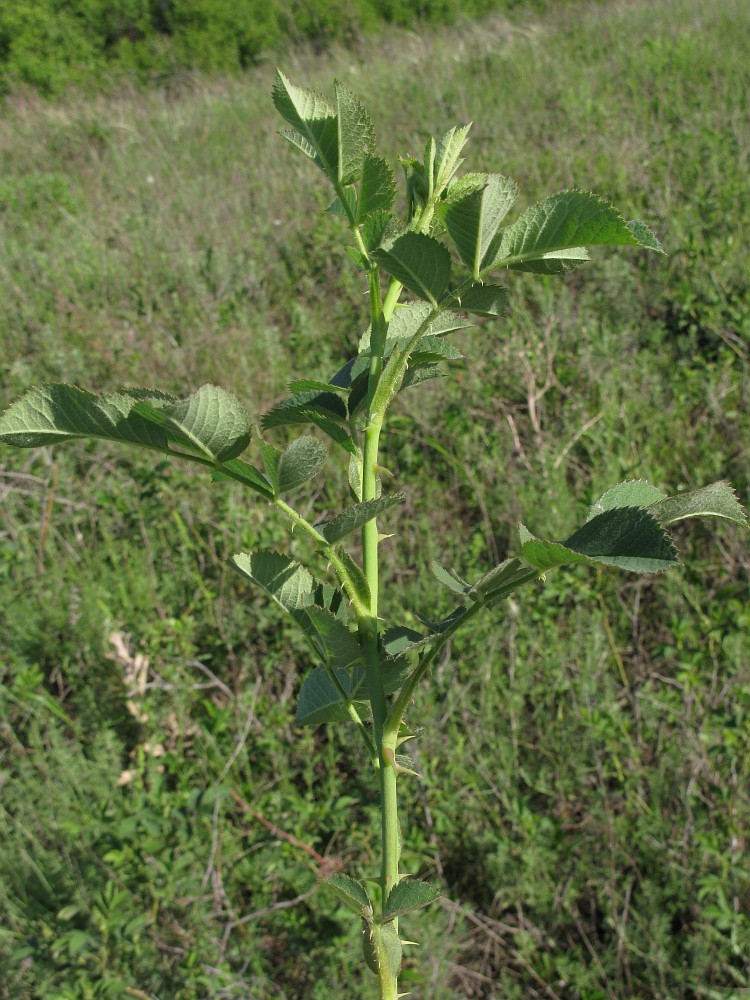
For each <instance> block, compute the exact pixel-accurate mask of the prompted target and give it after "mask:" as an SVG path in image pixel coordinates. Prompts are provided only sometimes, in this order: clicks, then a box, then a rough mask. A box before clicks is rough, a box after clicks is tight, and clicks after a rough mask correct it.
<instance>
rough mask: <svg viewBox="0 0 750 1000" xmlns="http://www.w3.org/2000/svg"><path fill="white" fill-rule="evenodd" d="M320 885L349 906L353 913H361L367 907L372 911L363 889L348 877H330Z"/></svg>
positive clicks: (365, 891)
mask: <svg viewBox="0 0 750 1000" xmlns="http://www.w3.org/2000/svg"><path fill="white" fill-rule="evenodd" d="M321 884H322V885H324V886H325V887H326V888H327V889H330V890H331V892H334V893H335V894H336V895H337V896H338V898H339V899H340V900H341V901H342V902H344V903H346V904H347V905H349V906H351V908H352V909H353V910H354V912H355V913H361V912H362V910H363V909H366V908H367V907H369V908H370V909H372V902H371V900H370V897H369V896H368V895H367V890H366V889H365V887H364V886H363V885H362V883H361V882H357V881H355V879H353V878H349V876H348V875H344V874H342V873H339V874H336V875H331V876H329V877H328V878H327V879H324V881H323V882H322V883H321Z"/></svg>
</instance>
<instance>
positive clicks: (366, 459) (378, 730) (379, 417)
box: [359, 267, 400, 1000]
mask: <svg viewBox="0 0 750 1000" xmlns="http://www.w3.org/2000/svg"><path fill="white" fill-rule="evenodd" d="M369 282H370V318H371V333H370V375H369V382H368V389H367V423H366V425H365V431H364V449H363V465H362V501H363V502H364V501H367V500H372V499H374V498H375V497H376V496H377V495H378V447H379V443H380V432H381V429H382V426H383V419H384V416H385V407H382V408H378V407H377V406H376V405H375V399H376V394H377V388H378V383H379V381H380V376H381V374H382V371H383V355H384V353H385V339H386V333H387V329H388V320H389V319H390V315H392V313H393V309H394V308H395V305H396V301H397V299H398V294H399V292H400V286H399V285H398V283H391V286H390V288H389V289H388V293H387V295H386V304H387V308H388V315H386V314H385V313H384V307H383V302H382V300H381V294H380V276H379V272H378V269H377V268H376V267H372V268H371V269H370V272H369ZM378 542H379V537H378V527H377V521H376V519H374V518H373V519H372V520H371V521H368V522H367V523H366V524H365V525H364V526H363V528H362V559H363V568H364V574H365V577H366V578H367V583H368V585H369V587H370V606H369V608H368V609H367V613H366V614H364V615H361V616H359V631H360V636H361V639H362V645H363V646H364V650H365V662H366V668H367V686H368V691H369V695H370V703H371V706H372V719H373V733H374V737H375V745H376V748H377V757H376V764H377V767H378V778H379V783H380V816H381V841H382V842H381V850H382V857H381V869H380V890H381V905H382V907H383V908H384V907H385V904H386V902H387V899H388V894H389V892H390V891H391V889H392V888H393V886H394V885H396V884H397V882H398V878H399V874H398V862H399V853H400V843H399V832H398V798H397V789H396V769H395V767H394V764H395V758H394V756H393V755H394V753H395V749H396V742H395V738H393V737H392V736H390V735H389V736H386V735H385V733H384V726H385V721H386V718H387V716H388V703H387V700H386V696H385V689H384V686H383V674H382V668H381V654H380V648H379V643H378V584H379V581H378ZM378 965H379V973H378V978H379V981H380V996H381V1000H395V998H396V996H397V994H398V984H397V977H396V974H395V973H394V972H393V971H392V970H391V968H390V965H389V963H387V962H379V963H378Z"/></svg>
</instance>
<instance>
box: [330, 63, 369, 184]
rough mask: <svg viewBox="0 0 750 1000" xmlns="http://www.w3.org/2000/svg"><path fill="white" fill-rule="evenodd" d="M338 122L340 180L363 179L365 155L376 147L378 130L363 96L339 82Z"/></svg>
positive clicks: (336, 89)
mask: <svg viewBox="0 0 750 1000" xmlns="http://www.w3.org/2000/svg"><path fill="white" fill-rule="evenodd" d="M334 91H335V94H336V121H337V126H338V180H339V183H340V184H353V183H354V182H355V181H356V180H359V177H360V175H361V174H362V167H363V164H364V160H365V156H367V155H368V154H369V153H372V151H373V149H374V147H375V129H374V128H373V125H372V121H371V120H370V116H369V114H368V113H367V111H366V110H365V108H364V107H363V106H362V104H361V103H360V101H359V99H358V98H357V97H356V96H355V95H354V94H353V93H352V92H351V90H349V88H348V87H345V86H344V85H343V84H341V83H338V82H336V83H335V84H334Z"/></svg>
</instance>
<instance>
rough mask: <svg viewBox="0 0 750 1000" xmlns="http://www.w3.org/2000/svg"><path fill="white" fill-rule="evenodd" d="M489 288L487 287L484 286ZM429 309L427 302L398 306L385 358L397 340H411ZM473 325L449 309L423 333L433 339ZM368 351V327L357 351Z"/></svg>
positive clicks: (356, 365)
mask: <svg viewBox="0 0 750 1000" xmlns="http://www.w3.org/2000/svg"><path fill="white" fill-rule="evenodd" d="M486 287H489V286H486ZM431 311H432V310H431V308H430V305H429V303H427V302H405V303H404V304H403V305H399V306H398V307H397V308H396V311H395V312H394V313H393V316H392V317H391V321H390V323H389V324H388V336H387V338H386V344H385V356H386V357H387V356H388V355H389V354H390V352H391V350H392V349H393V346H394V344H396V343H397V342H398V341H399V340H411V338H412V337H413V336H414V334H415V333H416V332H417V330H418V329H419V328H420V326H422V324H423V323H424V322H425V320H426V319H427V317H428V316H429V315H430V312H431ZM472 326H474V323H473V322H472V321H471V320H469V319H465V318H464V317H463V316H459V315H458V314H457V313H454V312H451V310H450V309H445V310H444V311H443V312H441V313H440V314H439V315H438V316H437V317H436V318H435V319H434V320H433V321H432V323H430V325H429V326H428V327H427V329H426V330H425V332H424V337H434V336H438V335H440V334H444V333H453V332H454V331H456V330H468V329H470V328H471V327H472ZM369 349H370V327H368V328H367V329H366V330H365V332H364V333H363V334H362V337H361V338H360V341H359V347H358V350H359V352H360V354H363V353H364V352H366V351H369ZM360 364H361V366H362V371H364V370H365V369H366V367H369V362H366V361H365V360H363V361H362V362H361V363H360ZM358 369H359V365H358V364H357V363H356V362H355V368H354V370H353V371H354V372H355V373H356V372H357V371H358Z"/></svg>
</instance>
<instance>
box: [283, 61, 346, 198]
mask: <svg viewBox="0 0 750 1000" xmlns="http://www.w3.org/2000/svg"><path fill="white" fill-rule="evenodd" d="M272 96H273V103H274V105H275V107H276V110H277V111H278V112H279V114H280V115H281V117H282V118H284V119H285V121H287V122H288V123H289V124H290V125H291V126H292V131H291V132H282V135H283V136H284V138H285V139H288V140H289V141H290V142H292V143H293V144H294V145H295V146H297V147H298V148H299V149H301V150H302V151H303V152H304V153H306V155H307V156H309V157H310V158H311V159H313V160H314V161H315V163H316V164H317V165H318V166H319V167H320V168H321V170H322V171H323V172H324V173H325V174H326V176H327V177H328V178H329V179H330V180H331V182H332V183H333V184H337V183H338V149H339V134H338V128H337V123H336V111H335V109H334V108H333V107H332V105H331V104H330V103H329V102H328V101H327V100H326V98H325V97H323V96H322V95H321V94H317V93H315V92H314V91H312V90H303V89H302V88H301V87H295V86H294V84H292V83H291V82H290V81H289V80H287V78H286V77H285V76H284V74H283V73H281V72H280V71H279V70H277V71H276V80H275V82H274V87H273V94H272Z"/></svg>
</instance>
